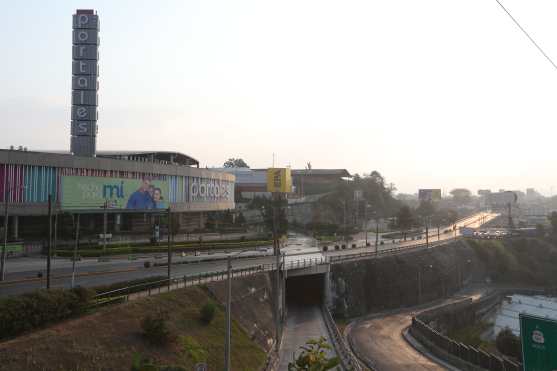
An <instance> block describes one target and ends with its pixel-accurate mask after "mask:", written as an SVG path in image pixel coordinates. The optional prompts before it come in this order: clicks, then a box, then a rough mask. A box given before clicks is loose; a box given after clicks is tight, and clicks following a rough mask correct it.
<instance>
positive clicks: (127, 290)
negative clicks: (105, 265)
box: [93, 257, 328, 306]
mask: <svg viewBox="0 0 557 371" xmlns="http://www.w3.org/2000/svg"><path fill="white" fill-rule="evenodd" d="M321 264H328V259H327V258H326V257H316V258H307V259H298V260H295V261H288V262H282V263H281V267H280V268H281V269H283V270H284V269H286V270H290V269H303V268H308V267H312V266H316V265H321ZM275 269H276V263H271V264H257V265H253V266H250V267H243V268H233V269H232V270H231V278H232V279H234V278H240V277H246V276H251V275H253V274H257V273H261V272H268V271H274V270H275ZM226 278H227V271H226V270H220V271H213V272H204V273H199V274H193V275H183V276H178V277H172V278H170V279H168V278H167V279H163V280H159V281H153V282H147V283H142V284H137V285H131V286H127V287H123V288H120V289H116V290H111V291H106V292H103V293H100V294H98V295H96V296H95V297H94V298H93V299H94V300H93V306H100V305H105V304H110V303H114V302H123V301H128V300H133V299H136V298H140V297H146V296H151V295H155V294H160V293H163V292H168V291H172V290H176V289H181V288H185V287H191V286H197V285H201V284H207V283H211V282H218V281H224V280H226Z"/></svg>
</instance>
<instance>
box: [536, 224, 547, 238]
mask: <svg viewBox="0 0 557 371" xmlns="http://www.w3.org/2000/svg"><path fill="white" fill-rule="evenodd" d="M536 234H537V235H538V236H540V237H545V226H544V225H543V224H541V223H538V224H536Z"/></svg>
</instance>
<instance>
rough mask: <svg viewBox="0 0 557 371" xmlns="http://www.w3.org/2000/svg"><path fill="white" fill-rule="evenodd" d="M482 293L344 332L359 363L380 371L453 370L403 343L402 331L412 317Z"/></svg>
mask: <svg viewBox="0 0 557 371" xmlns="http://www.w3.org/2000/svg"><path fill="white" fill-rule="evenodd" d="M485 293H486V289H485V288H481V287H479V288H471V289H466V290H463V291H461V292H459V293H458V294H457V295H455V296H453V297H451V298H449V299H446V300H443V301H437V302H435V303H431V304H428V305H422V306H420V307H415V308H405V309H402V310H397V311H393V312H391V313H386V314H382V315H381V314H379V315H372V316H370V317H368V318H367V319H361V320H357V321H355V322H352V323H350V324H349V325H348V327H347V329H346V331H347V333H348V336H349V338H350V341H351V345H352V347H353V348H354V350H355V351H356V353H357V354H358V356H359V357H361V359H362V361H364V363H366V364H367V365H368V366H369V365H371V366H373V367H374V368H375V369H377V370H379V371H402V370H447V369H452V370H454V369H455V368H453V367H451V366H450V365H448V364H446V363H444V362H442V361H441V360H439V359H436V358H434V357H432V356H428V357H426V356H425V355H423V354H422V353H420V352H418V351H417V350H416V349H415V348H414V347H413V346H412V345H410V344H409V343H408V342H407V341H406V340H405V339H404V337H403V331H404V330H405V329H406V328H408V327H409V326H410V324H411V322H412V316H415V315H416V314H418V313H420V312H422V311H424V310H427V309H432V308H435V307H438V306H442V305H447V304H450V303H453V302H456V301H460V300H463V299H466V298H472V299H474V300H477V299H479V298H480V297H481V296H482V295H483V294H485ZM430 357H431V358H430Z"/></svg>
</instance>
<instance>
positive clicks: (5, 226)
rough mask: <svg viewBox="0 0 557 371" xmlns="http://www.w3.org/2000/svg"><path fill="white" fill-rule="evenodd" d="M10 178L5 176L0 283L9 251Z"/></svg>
mask: <svg viewBox="0 0 557 371" xmlns="http://www.w3.org/2000/svg"><path fill="white" fill-rule="evenodd" d="M7 179H8V177H7V176H4V244H3V245H2V257H1V259H0V261H1V265H0V281H4V278H5V266H6V250H8V189H7V188H8V180H7Z"/></svg>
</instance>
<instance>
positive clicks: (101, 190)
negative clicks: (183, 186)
mask: <svg viewBox="0 0 557 371" xmlns="http://www.w3.org/2000/svg"><path fill="white" fill-rule="evenodd" d="M61 186H62V187H61V190H62V194H61V197H60V204H61V207H62V209H96V208H104V207H107V208H109V209H135V210H150V209H166V208H168V207H169V202H168V200H167V197H168V182H167V181H164V180H152V179H148V178H144V179H120V178H103V177H83V176H63V177H62V180H61Z"/></svg>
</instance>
